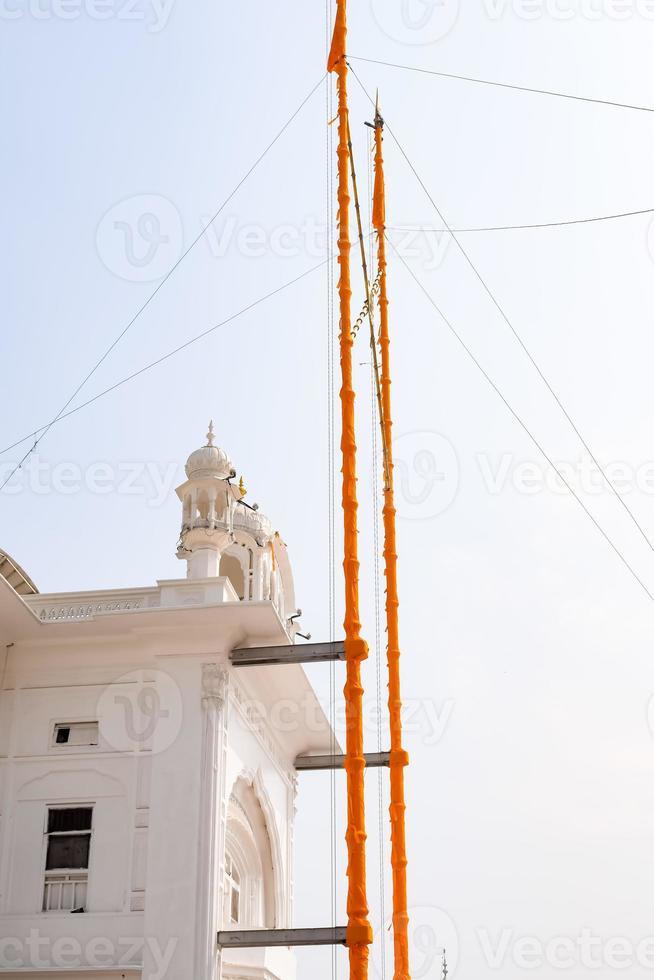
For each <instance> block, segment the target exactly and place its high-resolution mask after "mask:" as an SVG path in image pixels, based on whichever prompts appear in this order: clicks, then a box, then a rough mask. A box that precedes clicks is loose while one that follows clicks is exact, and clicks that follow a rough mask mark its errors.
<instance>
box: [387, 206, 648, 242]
mask: <svg viewBox="0 0 654 980" xmlns="http://www.w3.org/2000/svg"><path fill="white" fill-rule="evenodd" d="M642 214H654V208H642V210H640V211H620V212H619V213H617V214H601V215H599V216H597V217H593V218H570V219H567V220H564V221H541V222H536V223H535V224H531V225H528V224H524V225H482V226H480V227H479V228H423V227H415V226H413V227H409V226H407V227H406V228H403V227H402V226H401V225H389V226H388V227H387V229H386V230H387V231H420V232H423V231H424V232H426V233H428V234H431V233H436V234H440V233H441V232H442V233H443V234H445V233H448V232H449V233H450V234H451V233H452V232H455V233H456V234H457V235H464V234H465V235H469V234H471V233H473V232H478V231H531V230H533V229H535V228H566V227H568V226H570V225H590V224H595V223H596V222H598V221H615V220H616V218H633V217H636V216H637V215H642Z"/></svg>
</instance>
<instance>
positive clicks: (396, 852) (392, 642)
mask: <svg viewBox="0 0 654 980" xmlns="http://www.w3.org/2000/svg"><path fill="white" fill-rule="evenodd" d="M383 125H384V122H383V119H382V117H381V115H380V113H379V105H376V106H375V127H374V128H375V186H374V191H373V209H372V223H373V226H374V228H375V231H376V232H377V264H378V269H379V273H378V274H379V300H378V302H379V346H380V351H381V390H382V422H383V426H384V437H385V445H386V453H387V476H386V481H385V486H384V508H383V521H384V574H385V575H386V625H387V634H388V635H387V643H388V646H387V657H388V710H389V714H390V739H391V753H390V784H391V803H390V819H391V867H392V872H393V953H394V980H409V941H408V925H409V915H408V911H407V888H406V866H407V859H406V830H405V824H404V812H405V809H406V806H405V802H404V767H405V766H406V765H407V764H408V761H409V757H408V755H407V753H406V752H405V751H404V749H403V748H402V698H401V693H400V638H399V624H398V607H399V599H398V592H397V545H396V539H395V499H394V490H393V450H392V425H393V423H392V416H391V371H390V337H389V331H388V293H387V289H386V240H385V237H384V227H385V223H386V213H385V212H386V201H385V188H384V161H383V156H382V131H383Z"/></svg>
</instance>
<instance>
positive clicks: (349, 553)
mask: <svg viewBox="0 0 654 980" xmlns="http://www.w3.org/2000/svg"><path fill="white" fill-rule="evenodd" d="M346 34H347V20H346V0H337V2H336V20H335V22H334V35H333V38H332V44H331V48H330V52H329V59H328V61H327V70H328V71H330V72H335V73H336V80H337V92H338V151H337V153H338V191H337V194H338V263H339V267H340V276H339V282H338V295H339V303H340V336H339V339H340V358H341V379H342V380H341V391H340V400H341V420H342V432H341V452H342V460H343V462H342V473H343V518H344V550H343V571H344V574H345V621H344V627H345V660H346V671H347V677H346V682H345V688H344V695H345V718H346V745H345V759H344V763H343V765H344V768H345V771H346V776H347V830H346V834H345V840H346V843H347V858H348V863H347V876H348V889H347V916H348V923H347V946H348V949H349V956H350V978H351V980H366V978H367V976H368V946H369V944H370V943H371V942H372V929H371V927H370V923H369V921H368V900H367V895H366V821H365V800H364V781H363V777H364V769H365V759H364V755H363V685H362V683H361V661H362V660H364V659H365V658H366V657H367V656H368V646H367V644H366V642H365V640H364V639H363V638H362V637H361V622H360V618H359V558H358V542H357V535H358V530H357V509H358V503H357V476H356V451H357V447H356V439H355V430H354V388H353V385H352V317H351V312H350V301H351V297H352V290H351V287H350V229H349V221H350V194H349V188H348V156H349V153H348V109H347V64H346V62H345V53H346V47H345V39H346Z"/></svg>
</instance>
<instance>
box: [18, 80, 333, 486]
mask: <svg viewBox="0 0 654 980" xmlns="http://www.w3.org/2000/svg"><path fill="white" fill-rule="evenodd" d="M325 75H326V73H325ZM325 75H323V76H322V78H320V80H319V81H318V82H316V84H315V85H314V86H313V88H312V89H311V91H310V92H309V94H308V95H305V97H304V98H303V99H302V101H301V102H300V104H299V106H298V107H297V109H295V110H294V111H293V112H292V113H291V115H290V116H289V118H288V119H287V120H286V122H285V123H284V125H283V126H282V127H281V129H280V130H279V131H278V132H277V135H276V136H274V137H273V139H272V140H271V141H270V143H268V145H267V146H266V148H265V150H263V152H262V153H260V154H259V156H258V157H257V159H256V160H255V161H254V163H253V164H252V166H251V167H250V169H249V170H248V171H247V172H246V173H245V174H244V175H243V177H241V179H240V180H239V182H238V183H237V184H236V186H235V187H234V188H233V189H232V190H231V191H230V193H229V194H228V195H227V197H226V198H225V200H224V201H223V202H222V204H221V205H220V207H219V208H218V210H217V211H216V212H215V213H214V215H213V216H212V217H211V218H210V219H209V221H208V222H207V223H206V225H204V226H203V228H202V230H201V231H200V233H199V234H198V235H197V236H196V237H195V238H194V239H193V241H192V242H191V244H190V245H189V246H188V248H187V249H186V250H185V251H184V252H182V254H181V255H180V257H179V258H178V259H177V261H176V262H175V263H174V265H173V266H172V267H171V268H170V269H169V270H168V272H167V273H166V275H165V276H164V277H163V279H162V280H161V282H159V283H158V284H157V286H156V287H155V288H154V289H153V290H152V292H151V293H150V295H149V296H148V298H147V299H146V300H145V302H144V303H143V304H142V305H141V306H140V307H139V309H138V310H137V311H136V313H135V314H134V316H133V317H132V319H131V320H130V321H129V323H128V324H127V326H126V327H124V328H123V329H122V330H121V332H120V333H119V334H118V336H117V337H116V338H115V340H113V341H112V343H111V344H110V345H109V347H107V349H106V351H105V352H104V354H103V355H102V356H101V357H100V358H99V359H98V360H97V361H96V363H95V364H94V365H93V367H92V368H91V370H90V371H89V372H88V374H87V375H86V377H85V378H84V379H83V380H82V381H81V382H80V383H79V384H78V386H77V388H75V390H74V392H73V393H72V395H71V396H70V398H69V399H68V400H67V401H66V402H65V404H64V405H62V407H61V408H60V409H59V411H58V412H57V414H56V415H55V417H54V418H53V419H52V421H51V422H50V423H49V424H48V425H47V426H46V427H45V428H44V429H43V431H42V432H41V435H40V436H39V437H38V439H37V440H36V441H35V443H34V445H33V446H32V447H31V449H29V450H28V451H27V452H26V453H25V455H24V456H23V458H22V459H21V460H20V461H19V462H18V463H17V464H16V467H15V469H14V470H13V471H12V472H11V473H10V474H9V476H8V477H7V479H6V480H5V483H3V484H2V486H0V490H2V488H3V487H4V486H5V484H6V483H7V482H8V481H9V480H10V479H11V478H12V476H13V475H14V473H15V472H16V471H17V470H19V469H20V468H21V466H22V465H23V463H25V462H26V460H27V459H29V457H30V456H31V455H32V453H33V452H34V450H35V449H36V447H37V446H38V444H39V442H40V441H41V440H42V439H43V438H45V436H46V435H47V434H48V432H49V430H50V428H51V426H53V425H54V424H55V422H57V421H58V419H60V418H62V417H63V416H64V412H65V411H66V409H67V408H68V406H69V405H70V403H71V402H72V401H73V399H74V398H75V397H76V396H77V395H78V394H79V392H80V391H81V390H82V388H83V387H84V386H85V385H86V383H87V382H88V381H89V380H90V379H91V378H92V377H93V375H94V374H95V372H96V371H97V370H98V368H99V367H100V365H101V364H102V363H103V361H105V360H106V358H107V357H108V356H109V354H110V353H111V352H112V350H113V349H114V348H115V347H116V345H117V344H119V343H120V341H121V340H122V339H123V337H124V336H125V334H126V333H127V331H128V330H129V329H130V327H132V326H133V325H134V324H135V323H136V321H137V320H138V318H139V317H140V315H141V313H143V311H144V310H145V309H147V307H148V306H149V305H150V303H151V302H152V300H153V299H154V297H155V296H156V295H157V293H158V292H159V290H160V289H161V288H162V286H164V285H165V283H167V282H168V280H169V279H170V277H171V276H172V275H173V273H174V272H175V270H176V269H177V268H179V266H180V265H181V263H182V262H183V261H184V259H185V258H186V256H187V255H188V254H189V252H190V251H191V250H192V249H193V248H195V246H196V245H197V243H198V242H199V241H200V239H201V238H202V237H203V236H204V234H205V232H206V231H207V229H208V228H210V227H211V225H212V224H213V223H214V221H215V220H216V218H217V217H218V215H219V214H220V213H221V211H222V210H223V208H225V206H226V205H227V204H228V203H229V201H231V199H232V198H233V197H234V195H235V194H236V192H237V191H238V190H239V188H240V187H242V186H243V184H244V183H245V181H246V180H247V179H248V177H249V176H250V174H252V173H253V171H254V170H256V168H257V167H258V166H259V164H260V163H261V161H262V160H263V158H264V157H265V156H266V154H267V153H268V151H269V150H271V149H272V147H273V146H274V145H275V143H276V142H277V140H278V139H279V138H280V137H281V136H282V134H283V133H284V132H285V131H286V130H287V129H288V127H289V126H290V124H291V123H292V122H293V120H294V119H295V117H296V116H297V115H298V114H299V113H300V112H301V110H302V109H303V108H304V106H305V105H306V103H307V102H308V101H309V99H310V98H311V96H312V95H313V94H314V92H315V91H316V90H317V89H318V88H319V87H320V85H322V82H323V80H324V78H325Z"/></svg>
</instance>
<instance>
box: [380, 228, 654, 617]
mask: <svg viewBox="0 0 654 980" xmlns="http://www.w3.org/2000/svg"><path fill="white" fill-rule="evenodd" d="M386 240H387V241H388V243H389V244H390V246H391V248H392V249H393V251H394V252H395V254H396V255H397V257H398V258H399V259H400V261H401V262H402V264H403V265H404V267H405V268H406V270H407V272H408V273H409V275H410V276H411V278H412V279H413V280H414V282H415V283H416V284H417V285H418V286H419V287H420V289H421V290H422V292H423V293H424V294H425V296H426V297H427V299H428V300H429V302H430V303H431V305H432V306H433V307H434V309H435V310H436V312H437V313H438V315H439V316H440V318H441V319H442V321H443V323H444V324H445V326H446V327H447V328H448V330H449V331H450V332H451V333H452V335H453V336H454V337H455V338H456V340H457V341H458V342H459V344H460V345H461V347H462V348H463V350H464V351H465V352H466V354H467V355H468V357H469V358H470V360H471V361H472V362H473V364H474V365H475V367H476V368H477V369H478V370H479V371H481V373H482V374H483V376H484V378H485V379H486V381H487V382H488V384H489V385H490V386H491V388H492V389H493V391H494V392H495V394H496V395H497V396H498V397H499V398H500V399H501V400H502V402H503V403H504V405H505V406H506V408H507V409H508V410H509V412H510V413H511V415H512V416H513V418H514V419H515V420H516V422H517V423H518V425H520V427H521V428H522V429H523V431H524V432H525V433H526V435H527V436H528V437H529V438H530V439H531V441H532V442H533V444H534V446H535V447H536V449H537V450H538V451H539V453H540V454H541V455H542V456H543V458H544V459H545V460H546V462H547V463H548V464H549V466H551V467H552V469H553V470H554V472H555V473H556V475H557V476H558V478H559V479H560V480H561V482H562V483H563V484H564V486H565V487H566V488H567V489H568V490H569V491H570V493H571V494H572V496H573V497H574V499H575V500H576V501H577V503H578V504H579V506H580V507H581V509H582V510H583V511H584V513H585V514H586V516H587V517H589V518H590V520H591V521H592V522H593V524H594V525H595V527H596V528H597V530H598V531H599V532H600V534H601V535H602V537H603V538H604V540H605V541H606V542H607V544H608V545H609V546H610V547H611V549H612V550H613V551H614V552H615V554H616V555H617V556H618V558H619V559H620V561H621V562H622V564H623V565H624V566H625V568H627V570H628V571H629V572H631V574H632V575H633V577H634V578H635V580H636V581H637V582H638V584H639V585H640V587H641V589H642V590H643V591H644V592H645V594H646V595H647V597H648V598H649V599H651V600H652V601H654V594H652V593H651V592H650V590H649V589H648V588H647V586H646V585H645V583H644V582H643V580H642V579H641V578H640V576H639V575H638V573H637V572H636V571H635V570H634V569H633V568H632V566H631V565H630V564H629V562H628V561H627V559H626V558H625V556H624V555H623V554H622V552H621V551H620V549H619V548H618V546H617V545H616V544H614V543H613V541H612V540H611V538H610V537H609V536H608V534H607V533H606V531H605V530H604V528H603V527H602V525H601V524H600V523H599V521H598V520H597V519H596V518H595V517H594V516H593V514H592V513H591V512H590V511H589V509H588V508H587V507H586V505H585V503H584V502H583V500H582V499H581V497H580V496H579V495H578V494H577V492H576V491H575V489H574V488H573V487H572V486H571V485H570V483H569V482H568V480H566V478H565V476H564V475H563V472H562V471H561V470H560V469H559V467H558V466H557V465H556V463H555V462H554V461H553V460H552V459H551V457H550V456H549V455H548V453H547V452H546V450H545V449H544V447H543V446H542V445H541V443H540V442H539V441H538V439H537V438H536V436H535V435H534V434H533V432H532V431H531V430H530V429H529V428H528V426H527V424H526V422H524V421H523V419H522V418H521V417H520V416H519V415H518V413H517V412H516V410H515V409H514V408H513V406H512V405H511V404H510V403H509V401H508V400H507V399H506V398H505V396H504V395H503V394H502V392H501V391H500V389H499V388H498V386H497V385H496V384H495V382H494V381H493V379H492V378H491V377H490V375H489V374H488V372H487V371H486V370H485V368H484V367H482V365H481V363H480V362H479V361H478V360H477V358H476V357H475V355H474V354H473V352H472V351H471V350H470V348H469V347H468V345H467V344H466V342H465V341H464V339H463V337H461V335H460V334H459V333H458V331H457V330H456V328H455V327H454V325H453V324H452V323H451V322H450V320H449V319H448V318H447V316H446V315H445V314H444V313H443V311H442V310H441V308H440V306H438V304H437V303H436V301H435V299H434V298H433V297H432V295H431V293H429V292H428V290H427V289H426V287H425V286H424V285H423V284H422V282H421V281H420V279H418V277H417V276H416V274H415V273H414V271H413V269H412V268H411V266H410V265H409V264H408V262H407V261H406V259H405V258H404V257H403V256H402V255H401V254H400V252H399V251H398V250H397V248H396V247H395V246H394V245H393V242H392V241H391V239H390V238H389V237H388V236H386Z"/></svg>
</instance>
